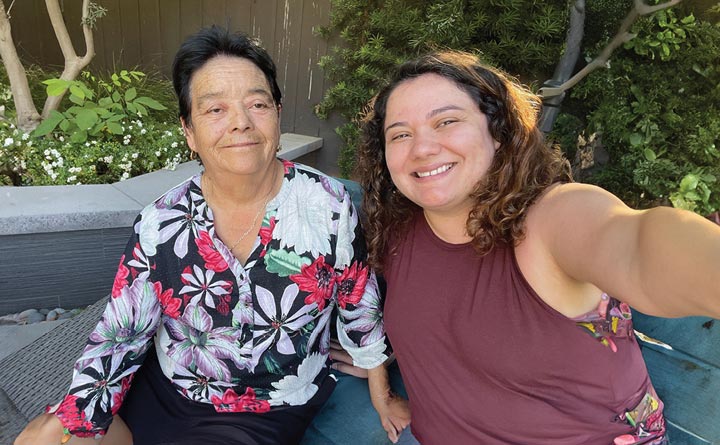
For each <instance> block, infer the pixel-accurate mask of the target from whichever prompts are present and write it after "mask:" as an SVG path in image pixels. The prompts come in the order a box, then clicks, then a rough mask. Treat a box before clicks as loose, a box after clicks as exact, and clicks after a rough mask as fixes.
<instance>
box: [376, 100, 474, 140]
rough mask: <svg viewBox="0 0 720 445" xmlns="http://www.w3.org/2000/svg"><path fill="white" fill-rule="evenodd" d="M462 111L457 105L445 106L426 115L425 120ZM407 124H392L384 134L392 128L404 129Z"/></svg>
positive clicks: (386, 128)
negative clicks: (445, 113)
mask: <svg viewBox="0 0 720 445" xmlns="http://www.w3.org/2000/svg"><path fill="white" fill-rule="evenodd" d="M462 109H463V108H462V107H459V106H457V105H445V106H444V107H440V108H435V109H434V110H432V111H430V112H429V113H428V114H427V115H425V119H431V118H433V117H435V116H437V115H438V114H442V113H444V112H446V111H451V110H462ZM407 124H408V123H407V122H405V121H399V122H393V123H392V124H390V125H388V126H387V127H385V131H384V133H387V132H388V130H390V129H391V128H395V127H402V126H404V125H407Z"/></svg>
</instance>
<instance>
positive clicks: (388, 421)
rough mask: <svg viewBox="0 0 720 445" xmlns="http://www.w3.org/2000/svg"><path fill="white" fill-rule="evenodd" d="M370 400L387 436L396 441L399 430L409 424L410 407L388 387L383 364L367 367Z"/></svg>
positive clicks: (388, 383) (388, 382)
mask: <svg viewBox="0 0 720 445" xmlns="http://www.w3.org/2000/svg"><path fill="white" fill-rule="evenodd" d="M368 385H369V387H370V400H372V404H373V406H374V407H375V410H376V411H377V412H378V415H379V416H380V422H381V423H382V426H383V428H384V429H385V431H387V433H388V438H389V439H390V440H391V441H392V442H393V443H395V442H397V440H398V436H399V435H400V432H401V431H402V430H403V429H404V428H406V427H407V426H408V425H409V424H410V408H409V407H408V403H407V400H405V399H403V398H402V397H400V396H398V395H396V394H394V393H393V392H392V391H391V389H390V381H389V378H388V372H387V369H385V365H384V364H383V365H380V366H377V367H375V368H372V369H368Z"/></svg>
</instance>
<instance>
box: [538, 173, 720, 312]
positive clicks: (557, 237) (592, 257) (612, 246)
mask: <svg viewBox="0 0 720 445" xmlns="http://www.w3.org/2000/svg"><path fill="white" fill-rule="evenodd" d="M535 207H536V208H537V209H536V210H537V212H536V213H537V214H536V215H533V216H532V219H533V220H534V221H535V223H536V227H537V228H538V230H539V232H538V233H540V234H541V236H540V239H542V242H543V244H544V246H545V248H546V249H547V251H548V252H549V253H550V256H551V257H552V258H553V259H554V261H555V262H556V263H557V265H558V266H559V268H560V269H561V270H562V271H563V272H564V273H565V274H567V275H568V276H569V277H571V278H572V279H574V280H577V281H578V282H581V283H582V282H586V283H592V284H593V285H595V286H597V287H598V288H600V289H602V290H603V291H605V292H607V293H609V294H610V295H613V296H614V297H616V298H619V299H620V300H622V301H625V302H627V303H628V304H630V305H631V306H633V307H635V308H637V309H638V310H640V311H642V312H645V313H647V314H651V315H657V316H664V317H683V316H690V315H704V316H710V317H714V318H720V285H719V284H718V273H719V272H720V226H717V225H715V224H713V223H712V222H710V221H708V220H706V219H704V218H702V217H700V216H698V215H696V214H693V213H691V212H687V211H683V210H677V209H671V208H667V207H657V208H653V209H650V210H633V209H630V208H629V207H627V206H626V205H625V204H624V203H622V201H620V200H619V199H618V198H617V197H615V196H614V195H612V194H610V193H609V192H607V191H605V190H603V189H600V188H598V187H594V186H589V185H583V184H565V185H560V186H557V187H555V188H554V189H553V190H551V191H550V192H548V194H547V195H546V196H544V197H543V198H542V199H541V200H540V202H538V204H536V206H535Z"/></svg>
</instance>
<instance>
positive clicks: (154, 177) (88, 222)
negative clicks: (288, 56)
mask: <svg viewBox="0 0 720 445" xmlns="http://www.w3.org/2000/svg"><path fill="white" fill-rule="evenodd" d="M281 142H282V146H283V150H282V151H281V152H280V154H279V156H280V157H282V158H284V159H288V160H292V159H297V158H299V157H301V156H303V155H305V154H308V153H310V152H312V151H315V150H317V149H319V148H320V147H322V144H323V142H322V139H320V138H316V137H310V136H303V135H297V134H292V133H287V134H283V135H282V137H281ZM200 170H201V167H200V166H199V165H198V164H197V163H196V162H188V163H185V164H181V165H180V166H178V168H177V169H175V170H173V171H170V170H163V171H158V172H154V173H149V174H146V175H142V176H138V177H135V178H130V179H128V180H127V181H123V182H117V183H115V184H107V185H74V186H47V187H46V186H41V187H0V315H2V314H7V313H13V312H19V311H22V310H24V309H28V308H41V307H46V308H54V307H64V308H73V307H80V306H84V305H88V304H91V303H93V302H95V301H97V300H98V299H99V298H101V297H102V296H103V295H106V294H107V293H108V292H109V291H110V288H111V287H112V280H113V278H114V275H115V270H116V268H117V265H118V262H119V260H120V256H121V255H122V252H123V249H124V247H125V244H126V243H127V240H128V237H129V236H130V233H131V226H132V223H133V221H134V220H135V217H136V216H137V214H138V213H139V212H140V210H141V209H142V208H143V207H145V206H146V205H147V204H149V203H151V202H152V201H153V200H155V199H156V198H157V197H158V196H160V194H162V193H163V192H165V191H166V190H168V189H170V188H171V187H173V186H175V185H177V184H179V183H180V182H182V181H184V180H185V179H187V178H189V177H190V176H192V175H194V174H196V173H198V172H200Z"/></svg>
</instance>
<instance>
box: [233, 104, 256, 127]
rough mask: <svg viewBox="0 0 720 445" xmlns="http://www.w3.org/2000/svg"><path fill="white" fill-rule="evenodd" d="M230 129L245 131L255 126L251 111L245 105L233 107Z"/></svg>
mask: <svg viewBox="0 0 720 445" xmlns="http://www.w3.org/2000/svg"><path fill="white" fill-rule="evenodd" d="M230 125H231V127H230V131H239V132H241V133H242V132H245V131H247V130H250V129H251V128H252V127H253V121H252V118H251V116H250V112H249V111H248V110H247V109H246V108H245V107H242V106H240V107H236V108H233V112H232V115H231V121H230Z"/></svg>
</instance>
